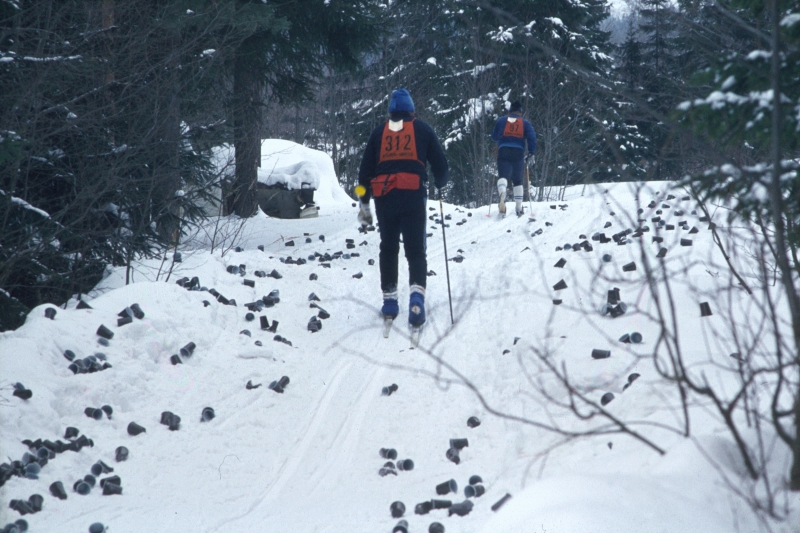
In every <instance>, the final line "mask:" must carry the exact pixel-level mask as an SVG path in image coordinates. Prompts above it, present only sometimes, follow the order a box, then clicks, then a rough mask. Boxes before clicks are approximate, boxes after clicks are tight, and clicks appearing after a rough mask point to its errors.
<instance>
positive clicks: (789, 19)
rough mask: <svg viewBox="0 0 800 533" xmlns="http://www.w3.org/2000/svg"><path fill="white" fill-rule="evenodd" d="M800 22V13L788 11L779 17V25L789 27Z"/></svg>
mask: <svg viewBox="0 0 800 533" xmlns="http://www.w3.org/2000/svg"><path fill="white" fill-rule="evenodd" d="M798 22H800V13H789V14H788V15H786V16H785V17H783V18H782V19H781V26H785V27H787V28H790V27H792V26H794V25H795V24H797V23H798Z"/></svg>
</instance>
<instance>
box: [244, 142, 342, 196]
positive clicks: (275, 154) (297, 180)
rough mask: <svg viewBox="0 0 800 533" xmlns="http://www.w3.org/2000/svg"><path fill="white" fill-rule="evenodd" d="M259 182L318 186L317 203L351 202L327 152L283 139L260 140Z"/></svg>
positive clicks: (304, 186) (296, 187)
mask: <svg viewBox="0 0 800 533" xmlns="http://www.w3.org/2000/svg"><path fill="white" fill-rule="evenodd" d="M258 181H259V183H264V184H266V185H269V186H271V185H276V184H279V183H280V184H283V185H285V186H286V187H287V188H288V189H301V188H306V187H310V188H312V189H316V191H315V192H314V203H315V204H316V205H317V206H334V205H345V204H348V203H349V202H350V201H351V199H350V197H349V196H347V193H345V192H344V190H343V189H342V187H341V186H340V185H339V181H338V178H337V177H336V172H335V170H334V168H333V160H332V159H331V157H330V156H329V155H328V154H326V153H325V152H320V151H319V150H314V149H311V148H307V147H305V146H303V145H301V144H297V143H294V142H292V141H286V140H283V139H267V140H265V141H262V142H261V167H260V168H259V169H258Z"/></svg>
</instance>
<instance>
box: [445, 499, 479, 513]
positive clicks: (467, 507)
mask: <svg viewBox="0 0 800 533" xmlns="http://www.w3.org/2000/svg"><path fill="white" fill-rule="evenodd" d="M473 506H474V504H473V503H472V502H471V501H470V500H464V501H463V502H461V503H455V504H453V505H451V506H450V508H449V509H448V510H447V515H448V516H453V515H454V514H455V515H458V516H467V515H468V514H469V513H470V512H471V511H472V507H473Z"/></svg>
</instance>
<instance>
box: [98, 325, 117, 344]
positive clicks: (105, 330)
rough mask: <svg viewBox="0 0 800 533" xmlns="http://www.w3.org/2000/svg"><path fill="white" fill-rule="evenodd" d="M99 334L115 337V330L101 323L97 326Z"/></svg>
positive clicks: (105, 337)
mask: <svg viewBox="0 0 800 533" xmlns="http://www.w3.org/2000/svg"><path fill="white" fill-rule="evenodd" d="M97 335H98V336H100V337H102V338H104V339H108V340H111V339H113V338H114V332H113V331H111V330H110V329H108V328H107V327H105V326H104V325H103V324H100V327H99V328H97Z"/></svg>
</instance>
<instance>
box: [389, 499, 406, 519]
mask: <svg viewBox="0 0 800 533" xmlns="http://www.w3.org/2000/svg"><path fill="white" fill-rule="evenodd" d="M389 511H390V512H391V513H392V518H400V517H401V516H403V515H404V514H406V506H405V505H404V504H403V502H400V501H396V502H392V504H391V505H390V506H389Z"/></svg>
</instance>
